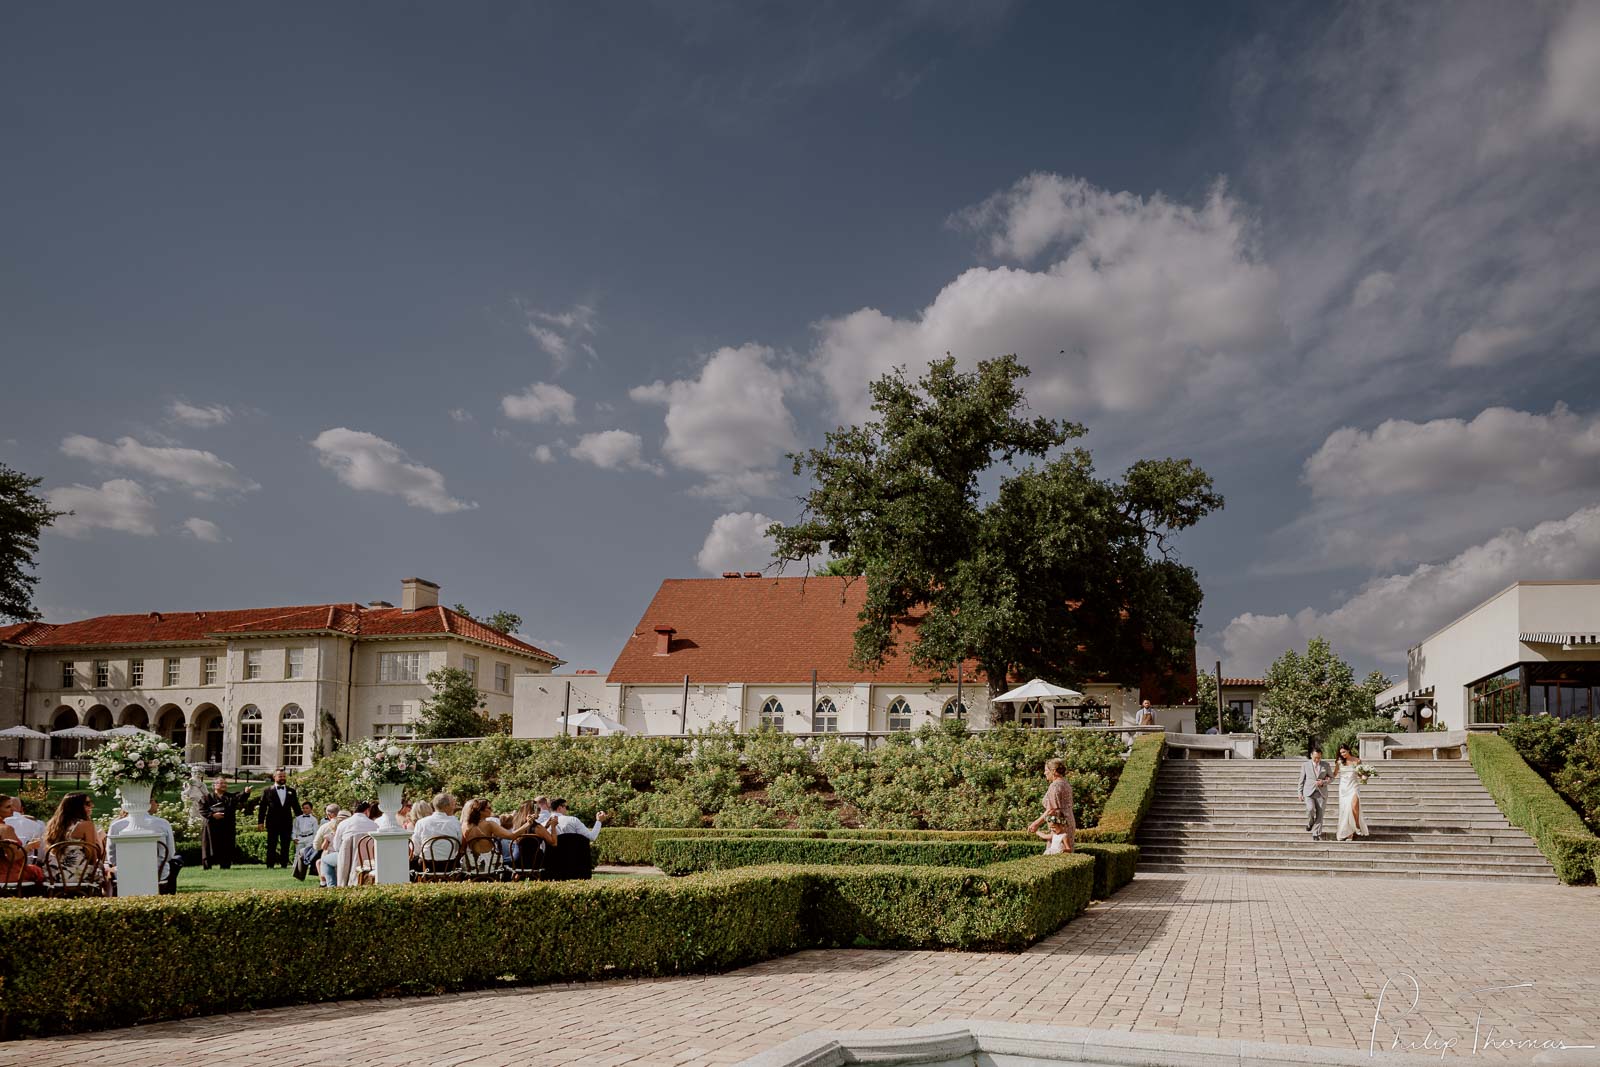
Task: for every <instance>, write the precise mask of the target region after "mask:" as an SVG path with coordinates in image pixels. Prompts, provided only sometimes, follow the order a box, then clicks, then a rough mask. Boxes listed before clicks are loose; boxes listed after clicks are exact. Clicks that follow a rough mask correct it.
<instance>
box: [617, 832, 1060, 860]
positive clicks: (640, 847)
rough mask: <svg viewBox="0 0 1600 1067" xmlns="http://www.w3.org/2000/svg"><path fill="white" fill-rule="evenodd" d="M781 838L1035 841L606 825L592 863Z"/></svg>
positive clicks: (1002, 836) (1014, 836)
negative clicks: (685, 846)
mask: <svg viewBox="0 0 1600 1067" xmlns="http://www.w3.org/2000/svg"><path fill="white" fill-rule="evenodd" d="M669 837H670V838H701V837H781V838H796V837H798V838H813V839H818V840H820V839H823V838H826V839H828V840H835V839H837V840H852V839H856V838H866V839H868V840H873V841H1037V840H1038V837H1036V836H1035V835H1033V834H1030V833H1028V832H1027V831H1026V830H789V829H784V830H772V829H744V830H740V829H734V828H731V827H709V826H707V827H698V826H697V827H676V828H673V827H642V826H608V827H606V828H605V829H604V830H602V831H601V832H600V836H599V837H598V838H596V839H595V844H594V849H595V862H596V863H609V864H617V865H619V866H636V865H638V864H646V863H651V862H652V860H651V858H650V857H651V854H652V851H653V850H654V848H655V843H656V842H657V841H660V840H663V839H665V838H669Z"/></svg>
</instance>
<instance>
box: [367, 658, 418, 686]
mask: <svg viewBox="0 0 1600 1067" xmlns="http://www.w3.org/2000/svg"><path fill="white" fill-rule="evenodd" d="M422 657H423V653H421V652H380V653H378V681H380V682H420V681H422Z"/></svg>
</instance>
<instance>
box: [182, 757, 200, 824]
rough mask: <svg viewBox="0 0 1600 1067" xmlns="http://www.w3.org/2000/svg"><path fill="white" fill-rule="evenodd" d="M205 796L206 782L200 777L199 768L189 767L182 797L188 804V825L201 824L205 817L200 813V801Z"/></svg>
mask: <svg viewBox="0 0 1600 1067" xmlns="http://www.w3.org/2000/svg"><path fill="white" fill-rule="evenodd" d="M205 798H206V783H205V782H204V781H203V780H201V778H200V768H199V767H194V766H191V767H190V768H189V780H188V781H187V782H184V783H183V799H184V803H186V804H187V805H188V815H189V825H191V826H201V825H203V824H204V823H205V818H204V816H202V815H201V814H200V802H201V801H202V800H204V799H205Z"/></svg>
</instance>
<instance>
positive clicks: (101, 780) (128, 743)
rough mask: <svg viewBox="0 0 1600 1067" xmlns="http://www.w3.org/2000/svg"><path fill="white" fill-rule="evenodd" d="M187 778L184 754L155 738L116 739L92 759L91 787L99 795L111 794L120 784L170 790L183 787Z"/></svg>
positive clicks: (150, 735) (169, 743)
mask: <svg viewBox="0 0 1600 1067" xmlns="http://www.w3.org/2000/svg"><path fill="white" fill-rule="evenodd" d="M185 777H187V772H186V770H185V768H184V763H183V753H182V752H180V751H179V750H178V748H177V747H176V746H175V745H173V744H172V743H171V742H168V741H163V740H162V739H161V738H159V737H157V736H156V735H154V734H135V735H133V736H130V737H116V738H113V739H111V740H110V741H108V742H106V743H105V744H104V745H102V746H101V747H100V748H98V749H96V750H95V753H94V755H93V756H91V757H90V770H89V784H90V785H92V786H93V787H94V790H95V792H97V793H110V792H111V791H112V790H114V789H116V787H117V783H118V782H148V783H149V784H150V785H151V786H152V787H153V788H154V789H157V790H160V789H170V788H172V787H174V786H178V785H182V784H183V780H184V778H185Z"/></svg>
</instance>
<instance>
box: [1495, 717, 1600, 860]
mask: <svg viewBox="0 0 1600 1067" xmlns="http://www.w3.org/2000/svg"><path fill="white" fill-rule="evenodd" d="M1467 755H1468V757H1469V758H1470V759H1471V760H1472V766H1473V769H1474V770H1476V771H1477V772H1478V777H1479V778H1480V779H1482V781H1483V784H1484V786H1485V787H1486V788H1487V789H1488V790H1489V794H1490V795H1491V796H1493V797H1494V802H1495V803H1496V804H1497V805H1499V807H1500V810H1501V811H1502V812H1504V813H1505V817H1506V818H1507V819H1509V820H1511V822H1512V823H1514V824H1516V825H1517V826H1520V827H1522V828H1523V829H1524V830H1526V831H1527V832H1528V834H1529V835H1530V836H1531V837H1532V838H1533V839H1534V841H1536V842H1538V844H1539V850H1540V851H1541V852H1543V853H1544V854H1545V856H1546V858H1548V859H1549V860H1550V863H1551V864H1552V865H1553V866H1554V867H1555V869H1556V877H1558V878H1560V879H1561V880H1562V881H1563V882H1566V883H1567V884H1569V885H1571V884H1574V883H1578V882H1586V881H1590V880H1591V879H1593V878H1594V877H1595V865H1596V864H1597V863H1600V838H1597V837H1595V835H1594V834H1592V833H1590V832H1589V830H1588V828H1587V827H1585V826H1584V825H1583V820H1582V819H1580V818H1579V817H1578V813H1577V812H1575V811H1573V810H1572V808H1571V806H1570V805H1568V804H1567V802H1566V801H1564V800H1562V799H1561V797H1560V796H1559V795H1558V794H1557V793H1556V791H1555V790H1554V789H1552V788H1550V784H1549V783H1548V782H1546V781H1545V780H1544V779H1543V778H1541V777H1539V773H1538V772H1537V771H1535V770H1534V769H1533V768H1532V767H1530V766H1528V763H1527V761H1526V760H1524V759H1523V758H1522V757H1521V756H1520V755H1519V754H1518V753H1517V750H1516V749H1515V748H1513V747H1512V746H1511V743H1510V742H1509V741H1507V740H1506V739H1505V738H1503V737H1496V736H1494V735H1492V734H1480V733H1471V734H1468V735H1467Z"/></svg>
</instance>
